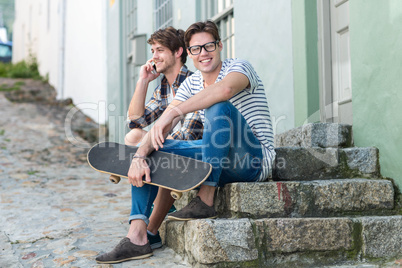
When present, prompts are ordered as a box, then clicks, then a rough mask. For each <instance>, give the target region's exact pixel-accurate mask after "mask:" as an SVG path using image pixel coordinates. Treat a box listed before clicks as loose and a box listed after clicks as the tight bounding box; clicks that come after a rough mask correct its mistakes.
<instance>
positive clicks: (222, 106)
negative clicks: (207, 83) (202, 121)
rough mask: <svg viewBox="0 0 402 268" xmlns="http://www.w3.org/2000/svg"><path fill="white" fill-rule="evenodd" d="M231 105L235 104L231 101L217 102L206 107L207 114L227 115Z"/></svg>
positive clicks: (212, 115)
mask: <svg viewBox="0 0 402 268" xmlns="http://www.w3.org/2000/svg"><path fill="white" fill-rule="evenodd" d="M231 106H233V104H231V103H230V102H229V101H222V102H218V103H215V104H214V105H212V106H210V107H209V108H207V109H205V116H206V117H207V116H211V117H212V118H213V117H214V116H217V115H227V114H228V113H230V109H231Z"/></svg>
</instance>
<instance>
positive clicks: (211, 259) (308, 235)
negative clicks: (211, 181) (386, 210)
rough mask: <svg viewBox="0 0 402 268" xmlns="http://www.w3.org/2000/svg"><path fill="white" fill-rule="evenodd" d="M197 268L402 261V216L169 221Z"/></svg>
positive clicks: (167, 232) (167, 228)
mask: <svg viewBox="0 0 402 268" xmlns="http://www.w3.org/2000/svg"><path fill="white" fill-rule="evenodd" d="M161 235H162V240H163V241H164V243H165V244H166V245H167V246H168V247H170V248H172V249H173V250H174V251H176V252H177V253H178V254H180V255H183V256H185V257H187V259H188V260H189V262H190V264H191V265H192V266H193V267H244V266H247V267H300V266H309V267H312V266H314V267H320V266H321V265H334V264H338V265H339V264H347V263H351V262H353V263H356V262H361V261H364V260H374V259H375V260H376V261H378V260H381V259H388V258H394V257H399V256H402V216H400V215H399V216H386V217H385V216H383V217H376V216H370V217H357V218H276V219H269V218H265V219H258V220H253V219H247V218H242V219H216V220H208V219H204V220H193V221H188V222H182V221H165V222H164V225H163V228H162V229H161Z"/></svg>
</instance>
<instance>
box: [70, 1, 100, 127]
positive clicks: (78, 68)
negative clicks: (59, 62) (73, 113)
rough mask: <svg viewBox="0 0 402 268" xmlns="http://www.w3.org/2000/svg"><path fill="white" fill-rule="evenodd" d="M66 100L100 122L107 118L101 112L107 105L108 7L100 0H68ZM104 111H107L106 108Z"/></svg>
mask: <svg viewBox="0 0 402 268" xmlns="http://www.w3.org/2000/svg"><path fill="white" fill-rule="evenodd" d="M66 3H67V6H66V8H67V10H66V35H65V58H64V61H65V72H64V81H65V82H64V92H63V96H62V97H63V98H67V97H70V98H72V99H73V101H74V104H76V105H81V109H83V112H85V113H86V114H87V115H89V116H90V117H91V118H92V119H94V120H95V121H97V122H100V123H104V121H105V119H106V118H105V116H104V114H101V113H100V112H99V111H98V110H97V109H94V108H95V107H97V105H98V104H99V103H100V104H101V106H102V105H104V103H106V95H107V91H106V89H107V84H106V83H107V78H106V6H105V3H104V1H99V0H85V1H80V0H67V1H66ZM102 109H103V108H102ZM102 109H101V110H102Z"/></svg>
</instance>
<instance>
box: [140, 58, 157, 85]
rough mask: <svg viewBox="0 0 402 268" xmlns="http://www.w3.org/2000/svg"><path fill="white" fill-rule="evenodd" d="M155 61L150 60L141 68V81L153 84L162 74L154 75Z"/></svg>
mask: <svg viewBox="0 0 402 268" xmlns="http://www.w3.org/2000/svg"><path fill="white" fill-rule="evenodd" d="M152 62H153V59H150V60H148V61H147V62H146V63H145V64H144V65H142V66H141V69H140V79H142V80H144V81H146V82H148V83H149V82H151V81H152V80H154V79H156V78H157V77H158V76H159V75H160V73H153V72H152V71H153V70H154V67H153V66H152Z"/></svg>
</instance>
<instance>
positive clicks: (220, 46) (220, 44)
mask: <svg viewBox="0 0 402 268" xmlns="http://www.w3.org/2000/svg"><path fill="white" fill-rule="evenodd" d="M218 47H219V52H221V51H222V49H223V43H222V41H219V43H218Z"/></svg>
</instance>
